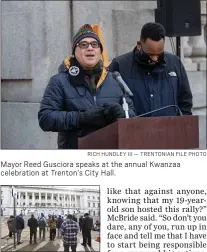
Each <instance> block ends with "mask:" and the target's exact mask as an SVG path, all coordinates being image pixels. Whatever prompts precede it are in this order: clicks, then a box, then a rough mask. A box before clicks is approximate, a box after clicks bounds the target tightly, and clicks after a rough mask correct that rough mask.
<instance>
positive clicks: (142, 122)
mask: <svg viewBox="0 0 207 252" xmlns="http://www.w3.org/2000/svg"><path fill="white" fill-rule="evenodd" d="M78 148H79V149H194V148H199V127H198V116H167V117H139V118H136V117H135V118H130V119H125V118H123V119H118V121H117V122H115V123H113V124H110V125H108V126H106V127H104V128H102V129H99V130H97V131H95V132H93V133H91V134H89V135H87V136H85V137H82V138H79V139H78Z"/></svg>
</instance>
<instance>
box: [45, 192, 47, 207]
mask: <svg viewBox="0 0 207 252" xmlns="http://www.w3.org/2000/svg"><path fill="white" fill-rule="evenodd" d="M45 206H47V193H45Z"/></svg>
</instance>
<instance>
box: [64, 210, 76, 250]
mask: <svg viewBox="0 0 207 252" xmlns="http://www.w3.org/2000/svg"><path fill="white" fill-rule="evenodd" d="M72 218H73V216H72V215H71V214H68V216H67V219H66V220H65V221H64V222H63V223H62V225H61V228H60V232H61V235H62V236H63V245H64V252H69V248H70V247H71V250H72V252H76V247H77V234H78V224H77V222H75V221H74V220H73V219H72Z"/></svg>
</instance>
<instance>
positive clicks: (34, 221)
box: [27, 217, 38, 232]
mask: <svg viewBox="0 0 207 252" xmlns="http://www.w3.org/2000/svg"><path fill="white" fill-rule="evenodd" d="M27 226H28V227H29V228H30V231H31V232H37V227H38V222H37V219H36V218H34V217H31V218H30V219H29V220H28V223H27Z"/></svg>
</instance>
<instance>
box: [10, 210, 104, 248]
mask: <svg viewBox="0 0 207 252" xmlns="http://www.w3.org/2000/svg"><path fill="white" fill-rule="evenodd" d="M7 224H8V229H9V237H12V235H13V234H14V233H16V234H17V245H19V244H21V243H22V242H21V234H22V231H23V229H24V228H25V220H24V218H23V215H22V214H20V215H18V216H16V218H14V216H10V218H9V219H8V221H7ZM95 225H96V226H97V225H99V226H100V222H99V221H97V222H96V223H95ZM27 226H28V227H29V229H30V244H32V242H34V244H37V231H38V229H39V240H45V238H46V237H45V236H46V231H47V230H48V231H49V240H50V241H54V240H55V238H56V237H57V238H62V240H63V245H64V252H68V251H69V248H70V247H71V250H72V252H76V247H77V234H78V232H79V231H80V232H82V239H83V240H82V243H81V245H83V246H84V247H85V246H87V245H88V246H89V247H91V246H92V243H91V230H92V229H93V227H94V225H93V219H92V218H91V217H90V215H89V213H85V214H84V216H80V218H79V220H78V219H77V218H76V216H75V215H71V214H68V215H67V217H66V218H64V217H63V216H61V215H59V216H56V215H48V218H46V217H45V216H44V214H43V213H41V215H40V216H39V217H38V218H35V216H34V214H32V215H31V218H29V219H28V221H27Z"/></svg>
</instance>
